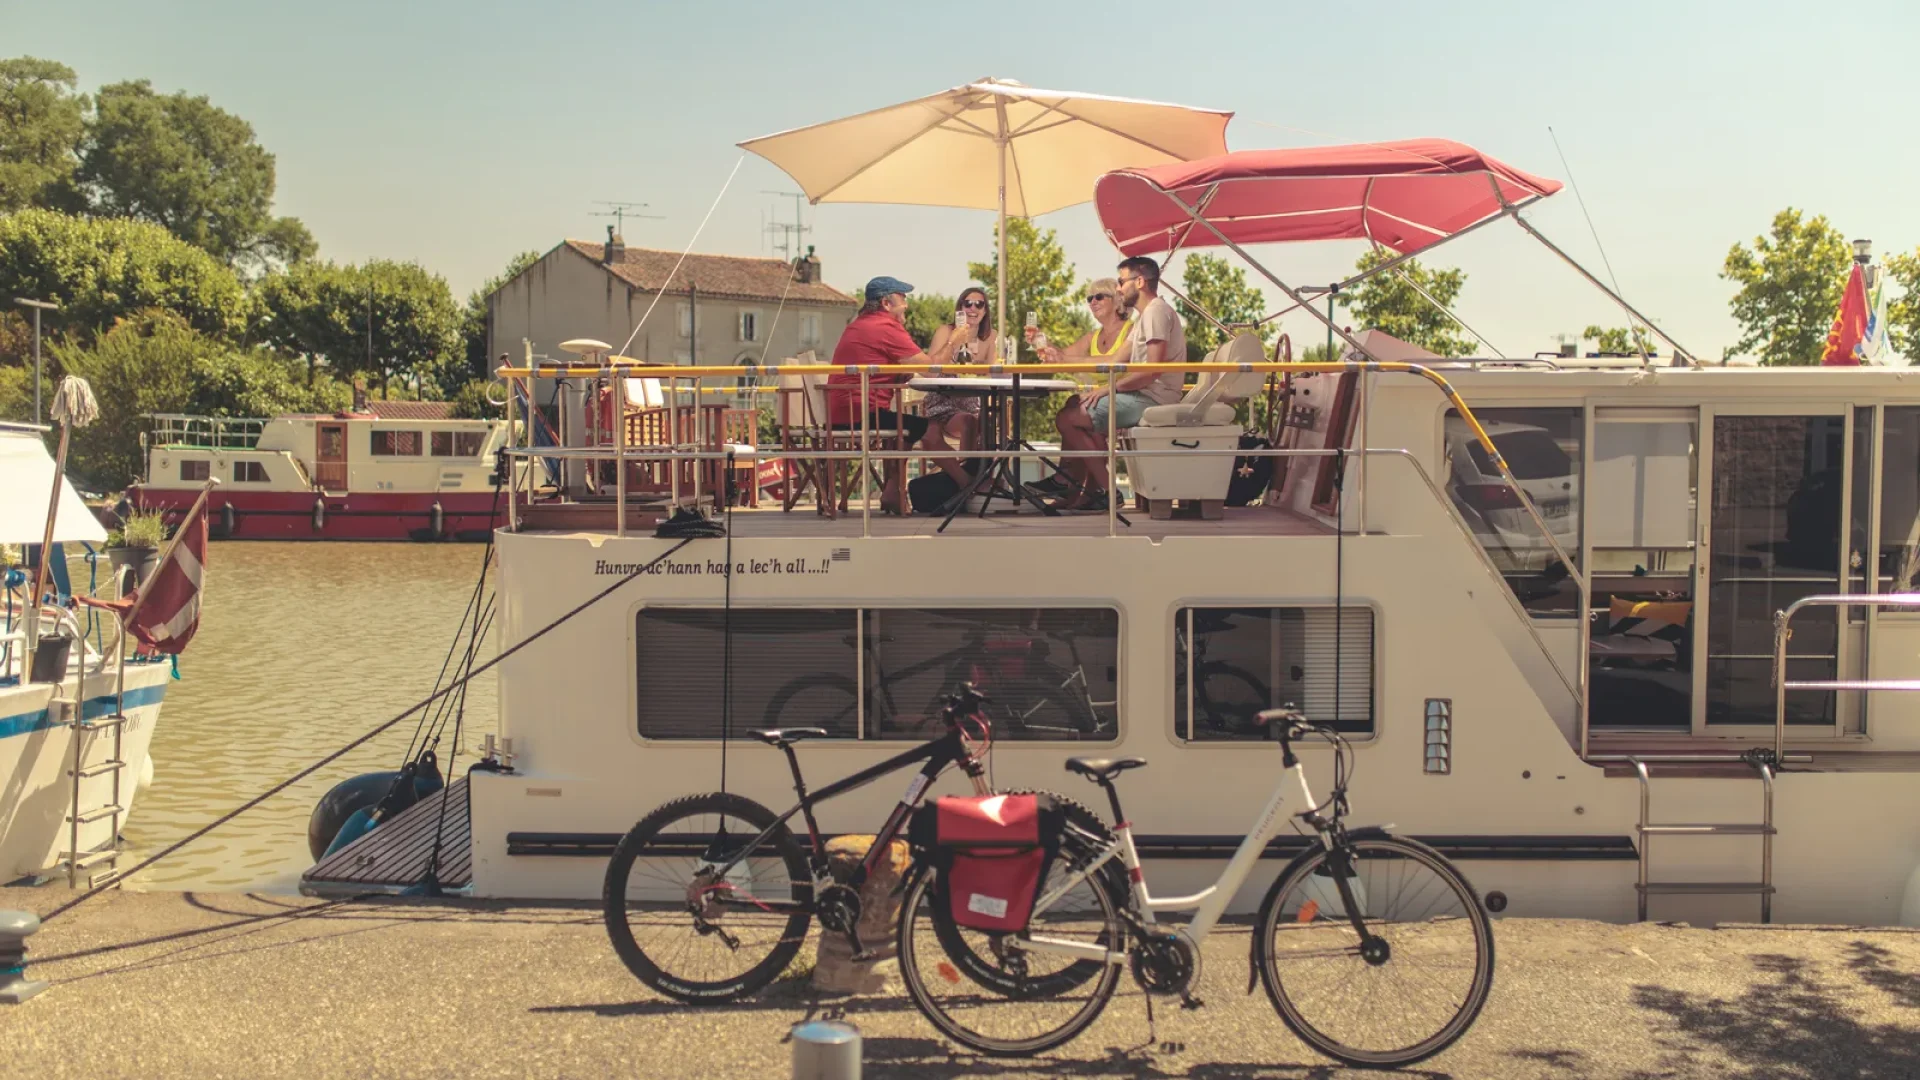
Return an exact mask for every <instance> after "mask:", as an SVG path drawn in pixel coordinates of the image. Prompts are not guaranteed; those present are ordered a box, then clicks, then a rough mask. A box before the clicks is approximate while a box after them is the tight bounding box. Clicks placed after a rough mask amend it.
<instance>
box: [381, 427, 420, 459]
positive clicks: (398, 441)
mask: <svg viewBox="0 0 1920 1080" xmlns="http://www.w3.org/2000/svg"><path fill="white" fill-rule="evenodd" d="M372 434H373V445H372V447H371V448H370V452H371V453H372V454H374V455H375V456H376V457H419V456H420V442H421V440H420V433H419V432H417V431H392V430H380V429H375V430H374V431H373V433H372Z"/></svg>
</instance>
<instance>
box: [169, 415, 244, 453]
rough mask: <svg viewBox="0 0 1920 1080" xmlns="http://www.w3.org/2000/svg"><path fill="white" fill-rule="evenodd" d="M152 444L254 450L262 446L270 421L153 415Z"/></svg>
mask: <svg viewBox="0 0 1920 1080" xmlns="http://www.w3.org/2000/svg"><path fill="white" fill-rule="evenodd" d="M147 419H149V420H151V421H153V435H152V440H153V441H152V445H154V446H177V447H190V448H193V449H200V450H252V449H253V448H255V447H256V446H258V445H259V444H260V433H261V431H262V430H264V429H265V428H266V425H267V418H265V417H260V416H191V415H187V414H185V413H149V414H147Z"/></svg>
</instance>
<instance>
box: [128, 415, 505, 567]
mask: <svg viewBox="0 0 1920 1080" xmlns="http://www.w3.org/2000/svg"><path fill="white" fill-rule="evenodd" d="M448 412H449V406H448V405H447V404H446V403H445V402H431V401H369V402H366V403H364V404H363V405H361V406H359V407H357V408H356V409H354V410H350V411H346V412H340V413H334V414H332V415H289V416H276V417H273V418H271V419H244V418H230V417H206V416H184V415H173V414H168V415H156V416H154V417H152V418H151V419H152V421H153V428H152V431H151V432H150V433H149V434H148V436H147V442H146V448H145V464H146V470H145V478H144V479H142V480H141V481H140V482H139V483H138V484H136V485H134V486H133V487H132V488H130V489H129V490H128V497H129V499H130V500H131V502H132V503H133V504H134V505H136V506H139V507H142V508H146V509H158V510H160V511H162V512H163V513H164V514H166V515H167V520H168V523H169V524H174V523H177V521H178V520H179V519H180V518H181V517H183V516H185V514H186V513H187V511H188V510H189V509H190V508H191V507H192V506H193V501H194V499H195V498H196V497H198V495H199V493H200V489H201V488H202V487H203V486H204V485H205V483H206V481H207V480H208V479H209V478H213V479H217V480H219V481H220V486H219V487H218V488H217V489H216V490H215V492H214V495H213V497H212V502H211V504H210V505H209V507H208V514H209V519H208V520H209V522H210V525H211V528H212V529H213V535H214V536H215V537H217V538H220V539H228V540H485V539H486V536H487V533H488V531H489V530H490V529H492V528H493V527H494V526H495V525H496V524H497V523H498V521H499V520H502V519H503V518H504V514H503V513H502V512H501V504H500V500H499V498H498V497H497V495H496V490H497V489H496V485H495V484H494V480H493V478H494V473H495V453H494V452H495V451H496V450H498V449H499V448H500V447H501V445H502V444H503V443H504V441H505V429H506V425H505V422H504V421H500V420H459V419H454V418H452V417H451V416H449V415H448Z"/></svg>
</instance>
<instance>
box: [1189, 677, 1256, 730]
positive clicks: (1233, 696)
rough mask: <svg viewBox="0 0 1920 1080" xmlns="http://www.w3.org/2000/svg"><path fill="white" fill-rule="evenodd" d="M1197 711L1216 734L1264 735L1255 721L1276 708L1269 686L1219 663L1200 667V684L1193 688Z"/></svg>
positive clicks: (1194, 704) (1194, 705)
mask: <svg viewBox="0 0 1920 1080" xmlns="http://www.w3.org/2000/svg"><path fill="white" fill-rule="evenodd" d="M1193 707H1194V711H1195V712H1197V713H1199V714H1200V718H1201V719H1202V720H1204V721H1206V723H1207V726H1208V727H1210V728H1212V729H1214V730H1215V731H1220V732H1225V733H1227V734H1229V735H1253V734H1262V735H1264V733H1265V732H1264V729H1263V728H1262V727H1261V726H1260V725H1259V724H1258V723H1256V722H1255V720H1254V718H1255V717H1256V716H1258V715H1259V714H1260V711H1261V710H1262V709H1271V708H1273V701H1272V696H1271V693H1270V692H1269V691H1268V689H1267V684H1266V683H1264V682H1261V681H1260V680H1259V679H1258V678H1257V677H1255V676H1254V675H1253V674H1252V673H1251V672H1248V671H1246V670H1245V669H1243V668H1237V667H1234V666H1233V665H1232V664H1228V663H1223V662H1221V661H1218V660H1209V661H1207V662H1206V663H1204V664H1201V665H1200V682H1199V683H1198V684H1197V685H1195V686H1194V688H1193Z"/></svg>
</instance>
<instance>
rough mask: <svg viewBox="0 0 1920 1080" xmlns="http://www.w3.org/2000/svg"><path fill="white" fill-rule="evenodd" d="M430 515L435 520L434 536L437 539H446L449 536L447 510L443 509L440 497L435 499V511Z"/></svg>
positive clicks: (433, 525) (433, 526)
mask: <svg viewBox="0 0 1920 1080" xmlns="http://www.w3.org/2000/svg"><path fill="white" fill-rule="evenodd" d="M430 517H431V520H432V522H433V524H432V532H433V538H434V539H435V540H445V539H446V538H447V512H446V511H445V510H443V509H441V507H440V500H438V499H435V500H434V502H433V513H432V514H431V515H430Z"/></svg>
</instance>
